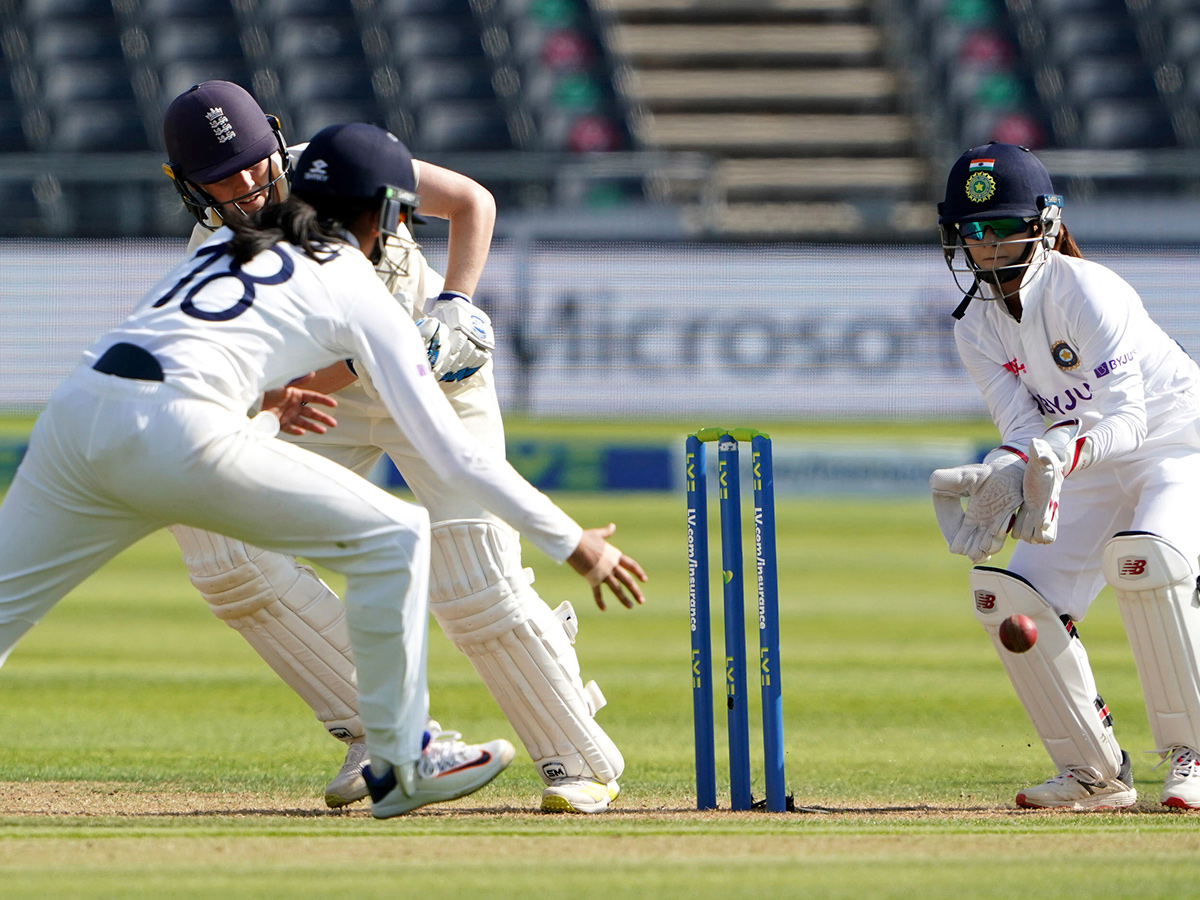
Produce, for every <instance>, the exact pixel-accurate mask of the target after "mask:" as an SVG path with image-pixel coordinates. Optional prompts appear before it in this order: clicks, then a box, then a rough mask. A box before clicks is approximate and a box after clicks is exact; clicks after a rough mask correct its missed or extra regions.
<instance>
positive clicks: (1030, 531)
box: [930, 143, 1200, 809]
mask: <svg viewBox="0 0 1200 900" xmlns="http://www.w3.org/2000/svg"><path fill="white" fill-rule="evenodd" d="M938 210H939V214H940V218H939V224H940V226H941V230H942V249H943V252H944V254H945V258H946V262H947V265H948V266H949V267H950V269H951V271H952V272H954V273H955V277H956V280H957V279H958V277H959V276H960V275H963V276H967V277H966V279H965V281H964V282H960V284H959V286H960V287H961V288H963V290H964V293H965V294H966V297H965V298H964V301H963V303H962V304H961V305H960V307H959V308H958V310H956V311H955V317H956V319H957V320H958V321H957V323H956V325H955V331H954V334H955V341H956V343H957V345H958V350H959V354H960V356H961V357H962V361H963V363H964V365H965V366H966V368H967V370H968V371H969V372H970V373H971V375H972V377H973V378H974V380H975V383H976V385H977V386H978V387H979V390H980V392H981V393H982V394H983V397H984V399H985V401H986V402H987V406H988V410H989V412H990V413H991V416H992V420H993V421H994V422H995V424H996V426H997V428H998V429H999V431H1000V434H1001V437H1002V444H1001V446H1000V447H997V448H996V449H995V450H993V451H991V452H990V453H989V454H987V456H986V457H985V458H984V460H983V462H981V463H976V464H973V465H965V466H958V467H955V468H950V469H939V470H938V471H936V472H934V473H933V476H932V477H931V479H930V487H931V488H932V490H933V493H934V505H935V510H936V511H937V516H938V523H939V525H940V526H941V528H942V531H943V533H944V534H945V536H946V539H947V541H948V543H949V545H950V549H951V551H952V552H955V553H961V554H964V555H966V556H969V557H970V558H971V559H972V561H974V562H976V563H981V562H984V561H986V560H987V559H988V558H989V557H990V556H991V555H992V554H993V553H995V552H997V551H998V550H999V549H1000V548H1001V546H1003V544H1004V540H1005V536H1006V534H1007V533H1009V532H1010V530H1011V534H1012V535H1013V537H1014V538H1016V539H1018V541H1019V543H1018V544H1017V547H1016V549H1015V550H1014V552H1013V555H1012V559H1011V561H1010V563H1009V566H1008V569H1007V570H1005V569H998V568H993V567H989V566H976V567H975V568H974V569H972V571H971V576H970V583H971V590H972V596H973V601H974V607H975V613H976V617H977V618H978V619H979V621H980V624H982V625H983V627H984V629H985V630H986V631H987V632H988V634H989V635H990V636H991V638H992V642H993V644H994V645H995V647H996V650H997V652H998V653H999V655H1000V660H1001V662H1002V663H1003V665H1004V668H1005V670H1006V671H1007V672H1008V676H1009V679H1010V680H1011V681H1012V684H1013V687H1014V688H1015V689H1016V692H1017V697H1018V698H1019V699H1020V701H1021V703H1022V705H1023V706H1024V707H1025V710H1026V712H1027V713H1028V714H1029V718H1030V720H1031V721H1032V723H1033V726H1034V728H1035V729H1036V730H1037V733H1038V736H1039V737H1040V738H1041V740H1042V743H1043V745H1044V746H1045V748H1046V751H1047V752H1048V753H1049V754H1050V759H1051V760H1052V761H1053V763H1054V765H1055V767H1056V769H1057V770H1058V771H1057V774H1056V775H1054V776H1053V777H1051V778H1050V779H1049V780H1047V781H1046V782H1044V783H1042V784H1039V785H1036V786H1033V787H1029V788H1026V789H1024V790H1023V791H1020V792H1019V793H1018V794H1017V796H1016V802H1017V805H1018V806H1023V807H1030V808H1060V809H1101V808H1113V807H1128V806H1132V805H1133V804H1134V803H1135V802H1136V801H1137V792H1136V791H1135V790H1134V788H1133V780H1132V775H1131V767H1130V759H1129V754H1128V753H1126V752H1125V751H1124V750H1122V749H1121V748H1120V746H1119V744H1118V743H1117V739H1116V736H1115V734H1114V732H1113V724H1112V716H1111V715H1110V713H1109V711H1108V708H1107V706H1106V705H1105V703H1104V701H1103V700H1102V699H1101V697H1100V694H1099V693H1098V692H1097V690H1096V684H1095V680H1094V678H1093V676H1092V671H1091V667H1090V665H1089V664H1088V657H1087V653H1086V652H1085V650H1084V648H1083V644H1082V642H1081V641H1080V639H1079V635H1078V632H1077V631H1076V629H1075V626H1074V622H1075V621H1078V620H1081V619H1082V618H1083V617H1084V616H1085V615H1086V614H1087V611H1088V608H1089V607H1090V606H1091V604H1092V601H1093V600H1094V599H1095V598H1096V595H1097V594H1098V593H1099V592H1100V590H1101V588H1103V586H1104V584H1105V582H1107V583H1108V584H1109V585H1111V586H1112V588H1113V590H1114V592H1115V593H1116V595H1117V601H1118V605H1119V607H1120V611H1121V618H1122V620H1123V622H1124V625H1125V628H1126V631H1127V632H1128V635H1129V642H1130V645H1131V647H1132V649H1133V654H1134V659H1135V660H1136V662H1137V668H1138V675H1139V676H1140V678H1141V682H1142V690H1143V693H1144V695H1145V701H1146V710H1147V714H1148V716H1149V720H1150V727H1151V731H1152V733H1153V736H1154V741H1155V745H1156V749H1157V751H1158V753H1159V754H1160V755H1161V756H1162V757H1163V759H1164V760H1165V761H1166V762H1167V764H1168V766H1169V768H1168V770H1167V772H1166V776H1165V780H1164V784H1163V789H1162V803H1163V805H1165V806H1169V807H1178V808H1182V809H1200V752H1198V750H1200V666H1198V660H1200V607H1198V605H1197V599H1196V574H1197V573H1196V558H1197V555H1198V554H1200V531H1198V530H1197V529H1196V528H1195V526H1194V521H1193V516H1192V511H1193V510H1195V509H1196V507H1197V504H1198V503H1200V389H1198V386H1197V385H1198V383H1200V369H1198V368H1197V366H1196V364H1195V363H1194V362H1193V361H1192V360H1191V359H1190V358H1189V357H1188V356H1187V354H1186V353H1184V352H1183V350H1182V349H1181V348H1180V347H1179V345H1178V344H1176V343H1175V342H1174V341H1173V340H1171V338H1170V337H1168V335H1167V334H1166V333H1164V332H1163V330H1162V329H1161V328H1160V327H1159V326H1158V325H1157V324H1156V323H1155V322H1154V321H1153V320H1152V319H1151V318H1150V316H1149V315H1148V314H1147V313H1146V311H1145V309H1144V308H1143V306H1142V302H1141V299H1140V298H1139V297H1138V295H1137V293H1136V291H1134V289H1133V288H1132V287H1130V286H1129V285H1128V284H1127V283H1125V282H1124V281H1123V280H1121V278H1120V277H1118V276H1117V275H1116V274H1115V273H1113V272H1111V271H1110V270H1108V269H1106V268H1104V267H1103V266H1100V265H1097V264H1095V263H1092V262H1088V261H1086V260H1084V259H1083V258H1082V254H1081V253H1080V252H1079V249H1078V247H1077V246H1076V245H1075V242H1074V241H1073V240H1072V239H1071V237H1070V235H1069V234H1068V233H1067V230H1066V228H1065V227H1064V226H1063V224H1062V220H1061V212H1062V198H1061V197H1059V196H1058V195H1056V194H1055V193H1054V190H1053V187H1052V186H1051V182H1050V177H1049V175H1048V174H1047V173H1046V170H1045V168H1044V167H1043V166H1042V164H1041V163H1040V162H1039V161H1038V159H1037V158H1036V157H1035V156H1034V155H1033V154H1032V153H1031V152H1030V151H1028V150H1027V149H1025V148H1023V147H1016V146H1013V145H1010V144H1001V143H991V144H987V145H985V146H982V147H976V148H973V149H971V150H968V151H967V152H966V153H964V154H963V155H962V156H961V157H960V158H959V160H958V161H957V162H956V163H955V164H954V167H953V168H952V169H951V171H950V176H949V181H948V184H947V188H946V199H945V201H944V202H943V203H940V204H939V205H938ZM972 301H975V302H972ZM1044 417H1045V418H1044ZM1048 419H1049V420H1054V419H1058V420H1059V421H1056V422H1054V424H1052V425H1050V427H1049V428H1047V427H1046V421H1047V420H1048ZM964 498H965V499H966V501H967V502H966V509H965V510H964V509H963V507H962V500H963V499H964ZM1015 614H1022V615H1026V616H1029V617H1030V618H1031V619H1033V621H1034V622H1035V623H1036V625H1037V629H1038V637H1037V641H1036V642H1035V644H1034V645H1033V647H1032V648H1031V649H1030V650H1029V651H1028V652H1025V653H1013V652H1010V651H1008V650H1007V649H1005V648H1004V646H1003V645H1002V644H1001V642H1000V639H999V636H998V632H999V627H1000V623H1001V622H1003V621H1004V620H1005V619H1006V618H1008V617H1009V616H1011V615H1015Z"/></svg>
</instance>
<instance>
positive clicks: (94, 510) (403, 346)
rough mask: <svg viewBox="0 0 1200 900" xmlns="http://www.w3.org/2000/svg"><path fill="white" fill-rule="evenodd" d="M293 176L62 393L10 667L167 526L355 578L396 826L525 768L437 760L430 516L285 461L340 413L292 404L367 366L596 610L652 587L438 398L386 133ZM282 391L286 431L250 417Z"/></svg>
mask: <svg viewBox="0 0 1200 900" xmlns="http://www.w3.org/2000/svg"><path fill="white" fill-rule="evenodd" d="M300 165H301V170H302V171H303V172H305V173H307V174H308V176H309V177H308V178H307V179H304V178H303V176H302V177H301V180H302V182H303V184H302V186H300V185H298V186H297V188H296V191H295V193H294V194H293V196H292V197H291V198H289V199H288V200H287V201H285V202H284V203H282V204H276V205H274V206H271V207H268V208H266V209H264V210H262V211H260V213H259V214H258V217H257V218H255V219H250V220H246V221H239V222H234V223H231V224H232V226H233V229H232V231H231V230H230V229H221V230H219V231H218V232H217V233H216V234H214V235H213V237H212V238H211V239H210V240H209V241H208V242H206V243H205V244H203V245H202V246H201V247H200V248H199V249H198V250H197V251H196V253H195V254H193V255H192V256H191V257H190V258H189V259H188V260H187V261H185V262H184V263H183V264H181V265H180V266H178V267H177V268H176V269H174V270H173V271H172V272H170V273H169V274H168V275H167V276H166V277H165V278H164V279H163V280H162V281H161V282H159V284H158V285H157V286H155V288H153V289H152V290H151V291H150V293H149V294H147V296H146V297H145V298H143V300H142V301H141V302H140V303H139V304H138V306H137V307H136V309H135V310H134V312H133V313H132V314H131V315H130V317H129V318H128V319H127V320H126V321H125V322H124V323H123V324H122V325H120V326H118V327H117V328H116V329H114V330H113V331H112V332H110V333H109V334H108V335H106V336H105V337H103V338H101V339H100V341H98V342H97V344H96V345H94V347H93V348H92V352H90V353H89V354H88V356H87V357H86V358H85V361H84V363H83V364H82V365H80V367H79V368H77V369H76V370H75V371H74V372H73V373H72V374H71V375H70V376H69V377H68V378H67V379H66V381H65V382H64V383H63V384H62V385H60V386H59V388H58V389H57V390H56V391H55V393H54V395H53V396H52V398H51V400H50V402H49V404H48V405H47V408H46V410H45V412H44V413H43V414H42V416H41V417H40V418H39V420H38V422H37V425H36V426H35V428H34V431H33V434H32V436H31V439H30V446H29V450H28V453H27V455H26V457H25V459H24V461H23V462H22V465H21V467H20V469H19V470H18V472H17V475H16V478H15V480H14V482H13V484H12V487H11V488H10V490H9V492H8V494H7V496H6V497H5V499H4V502H3V504H2V505H0V536H2V537H3V539H2V540H0V663H2V662H3V661H4V660H5V659H7V657H8V654H9V653H10V652H11V650H12V648H13V646H14V645H15V644H16V643H17V641H18V640H19V639H20V638H21V636H22V635H24V634H25V633H26V632H27V631H28V630H29V629H30V628H31V627H33V625H34V624H35V623H36V622H37V621H38V620H39V619H40V618H41V617H42V616H43V615H44V614H45V613H46V612H48V611H49V609H50V608H51V607H52V606H53V605H54V604H55V603H57V602H58V600H59V599H61V598H62V597H63V596H64V595H65V594H66V593H67V592H68V591H70V590H71V589H72V588H73V587H74V586H75V585H77V584H78V583H80V582H81V581H82V580H83V579H84V578H86V577H87V575H89V574H90V573H91V572H93V571H95V570H96V569H97V568H99V567H100V566H101V565H102V564H103V563H104V562H105V561H107V560H108V559H110V558H112V557H113V556H114V555H116V554H117V553H118V552H120V551H121V550H122V549H124V548H125V547H127V546H129V545H130V544H132V543H134V542H135V541H137V540H139V539H140V538H142V537H143V536H145V535H146V534H149V533H150V532H152V531H154V530H156V529H158V528H161V527H164V526H167V525H170V524H173V523H177V522H182V523H185V524H187V525H189V526H192V527H196V528H201V529H205V530H210V531H214V532H217V533H221V534H228V535H231V536H232V537H234V538H235V539H237V540H241V541H246V542H248V543H251V544H254V545H256V546H262V547H266V548H269V549H270V550H272V551H275V552H280V553H285V554H299V555H303V556H305V557H308V558H311V559H314V560H317V561H319V562H322V563H324V564H326V565H328V566H329V567H330V568H332V569H334V570H335V571H340V572H343V573H344V574H345V575H346V579H347V596H346V603H345V610H346V623H347V626H348V631H349V636H350V644H351V648H352V652H353V655H354V659H355V661H356V664H357V676H358V699H359V704H358V705H359V715H360V717H361V719H362V722H363V724H364V727H365V733H366V743H367V747H368V752H369V753H370V757H371V764H370V766H369V767H368V768H367V769H366V770H365V771H364V777H365V779H366V781H367V783H368V786H369V789H370V793H371V797H372V814H373V815H374V816H376V817H377V818H387V817H389V816H394V815H398V814H401V813H404V812H407V811H409V810H412V809H415V808H417V807H419V806H423V805H425V804H428V803H433V802H438V801H441V800H446V799H451V798H453V797H458V796H462V795H463V794H466V793H469V792H471V791H473V790H476V789H477V788H479V787H481V786H482V785H484V784H486V783H487V782H488V781H490V780H491V779H492V778H493V777H495V775H496V774H498V773H499V772H500V771H501V770H502V769H503V768H504V767H505V766H506V765H507V764H508V762H509V761H510V760H511V758H512V755H513V749H512V745H511V744H508V743H507V742H506V741H494V742H491V743H490V744H487V745H483V746H477V747H469V748H468V747H465V745H461V744H458V745H457V746H458V747H459V748H465V749H466V751H467V752H465V753H460V752H457V751H455V752H451V753H450V754H446V753H444V752H443V751H444V749H445V748H440V747H439V746H438V744H439V742H430V741H429V736H428V734H427V733H426V732H425V731H424V726H425V722H426V719H427V714H428V696H427V692H426V689H425V685H426V682H425V650H426V639H427V624H428V618H427V614H428V605H427V596H428V595H427V590H428V582H429V547H430V528H429V517H428V514H427V513H426V512H425V511H424V510H423V509H421V508H420V507H417V506H415V505H412V504H408V503H405V502H403V501H401V500H399V499H397V498H395V497H393V496H391V495H390V494H388V493H386V492H384V491H381V490H379V489H378V488H376V487H374V486H373V485H371V484H370V483H368V482H367V481H365V480H364V479H362V478H361V477H359V476H358V475H355V474H354V473H352V472H351V471H349V470H348V469H346V468H345V467H343V466H340V465H337V464H336V463H333V462H330V461H329V460H327V459H324V458H322V457H320V456H318V455H316V454H313V453H309V452H308V451H306V450H303V449H301V448H298V447H295V446H293V445H291V444H288V443H285V442H284V441H280V440H276V439H275V435H276V433H277V431H278V429H279V427H280V425H281V423H282V424H286V425H288V426H289V427H292V428H305V427H323V426H322V423H324V424H330V423H331V420H330V419H329V417H328V416H326V415H325V414H323V413H320V412H318V411H315V410H312V409H311V407H310V406H308V405H305V404H306V403H308V404H311V403H312V402H313V401H327V400H328V398H322V397H320V396H319V395H317V394H314V393H313V392H312V391H306V390H300V389H296V388H290V389H289V388H287V387H286V386H287V385H288V384H289V382H290V381H292V380H293V379H295V378H297V377H298V376H300V375H302V374H303V373H306V372H311V371H313V370H319V369H322V368H324V367H327V366H330V365H333V364H335V363H337V362H338V361H339V360H345V359H348V358H352V359H354V360H356V362H357V364H358V365H359V366H361V368H362V370H363V372H364V374H369V376H370V377H371V380H372V383H373V385H375V388H376V390H377V391H378V393H379V395H380V396H381V397H382V400H383V402H384V403H385V404H386V406H387V409H388V411H389V412H390V413H391V418H392V419H393V420H394V421H395V422H397V423H399V425H400V427H402V428H403V429H404V432H405V433H406V434H407V435H408V437H409V439H410V441H411V442H412V445H413V446H414V447H415V448H416V452H417V453H419V454H420V455H421V457H422V458H423V459H425V460H426V461H427V462H428V464H429V465H430V467H431V468H432V469H433V471H434V472H436V474H437V476H438V478H439V480H440V481H441V483H443V484H453V485H455V486H456V487H457V489H458V490H460V491H462V492H464V493H470V494H471V495H472V496H474V497H475V498H477V501H478V502H481V503H482V504H484V506H485V507H486V508H487V509H489V510H492V511H493V512H494V513H496V514H497V515H499V516H501V517H502V518H503V519H504V521H506V522H507V523H508V524H509V525H510V526H512V527H514V528H517V529H519V530H520V531H521V532H522V533H523V534H525V535H527V536H528V538H529V539H530V540H531V541H532V542H533V543H534V544H535V545H536V546H538V547H539V549H541V550H543V551H544V552H546V553H547V554H548V555H549V556H550V557H551V558H553V559H555V560H558V561H562V560H567V561H569V562H570V563H571V565H572V567H573V568H575V569H576V570H577V571H580V572H581V573H583V574H585V575H586V577H587V578H588V580H589V582H590V583H591V584H592V585H593V586H594V587H596V589H597V590H598V589H599V586H600V585H601V584H607V585H608V587H609V588H610V589H612V590H613V591H614V592H615V593H616V594H617V596H618V597H620V598H622V599H623V600H625V601H626V602H630V601H629V597H628V596H627V592H628V593H629V594H632V595H633V596H634V597H636V598H639V599H640V589H639V588H638V586H637V582H636V579H637V578H642V577H644V576H643V574H642V573H641V570H640V567H638V565H637V563H636V562H634V561H633V560H631V559H629V558H628V557H625V556H622V555H621V553H620V552H619V551H618V550H616V549H615V548H613V547H612V546H611V545H610V544H608V543H607V542H606V541H605V537H606V536H607V535H608V534H610V533H611V530H612V529H611V526H610V527H608V528H604V529H591V530H588V531H584V530H583V529H581V528H580V527H579V525H577V524H576V523H575V522H573V521H572V520H571V519H570V518H569V517H568V516H567V515H566V514H565V513H563V512H562V511H561V510H560V509H558V507H556V506H555V505H554V504H553V503H551V502H550V500H549V499H548V498H546V497H545V496H544V495H542V494H540V493H539V492H538V491H537V490H535V489H534V488H533V487H532V486H531V485H529V484H528V482H526V481H525V480H524V479H522V478H521V477H520V476H519V475H518V474H517V473H516V472H515V471H514V470H513V469H512V467H511V466H509V465H508V463H507V462H505V461H504V459H503V457H502V456H500V455H499V454H497V453H495V452H493V451H490V450H489V449H488V448H486V447H484V446H482V445H480V444H479V443H478V442H476V441H475V440H474V439H473V438H471V437H470V436H469V435H468V434H467V432H466V430H465V429H464V428H463V426H462V424H461V423H460V422H459V420H458V418H457V417H456V416H455V415H454V413H453V410H452V409H451V408H450V406H449V404H448V403H447V402H446V399H445V397H444V396H443V394H442V392H441V391H440V390H439V389H438V386H437V384H436V381H435V378H434V376H433V374H432V372H431V371H430V366H429V362H428V357H427V350H426V347H425V345H424V343H423V342H422V340H421V337H420V335H419V333H418V331H417V329H416V327H415V326H414V324H413V322H412V320H411V318H410V317H408V316H406V315H405V314H404V313H403V312H402V311H401V310H400V309H399V307H398V306H397V305H396V303H395V301H394V300H393V298H392V296H391V295H390V294H389V293H388V291H387V290H386V289H385V288H384V287H383V285H382V284H381V283H380V282H379V280H378V278H377V277H376V273H375V270H374V268H373V266H372V264H371V263H370V262H369V261H368V259H367V255H368V254H374V251H375V248H378V247H381V246H382V245H383V244H384V243H386V242H387V240H388V239H389V238H394V237H395V236H396V235H397V234H398V228H399V224H400V216H401V215H402V210H403V207H404V204H405V203H410V202H411V197H410V195H408V193H407V192H406V191H405V190H404V189H403V188H399V187H397V186H396V185H395V184H394V182H397V181H399V182H404V180H405V179H406V178H408V177H410V175H411V162H410V157H409V156H408V153H407V151H406V150H405V149H404V148H403V145H402V144H400V142H399V141H397V140H396V138H395V137H393V136H392V135H390V134H388V133H387V132H386V131H383V130H382V129H379V128H376V127H374V126H370V125H346V126H332V127H330V128H328V129H325V130H324V131H322V132H321V133H320V134H318V135H317V136H316V137H315V138H314V139H313V141H312V143H311V144H310V145H309V146H308V148H307V150H306V152H305V154H304V155H303V156H302V157H301V159H300ZM359 248H362V251H361V252H360V250H359ZM269 389H275V390H276V393H274V394H273V395H272V396H274V397H275V398H277V402H276V403H275V404H274V406H273V408H272V410H273V411H266V412H263V413H261V414H259V415H258V416H256V417H254V418H249V417H248V416H247V411H248V410H249V409H250V408H251V407H252V406H253V405H254V404H255V403H256V402H258V400H259V398H260V397H261V396H262V395H263V393H264V391H267V390H269ZM331 405H332V404H331ZM468 527H469V526H468ZM481 627H483V626H481Z"/></svg>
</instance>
